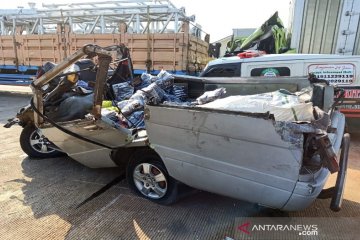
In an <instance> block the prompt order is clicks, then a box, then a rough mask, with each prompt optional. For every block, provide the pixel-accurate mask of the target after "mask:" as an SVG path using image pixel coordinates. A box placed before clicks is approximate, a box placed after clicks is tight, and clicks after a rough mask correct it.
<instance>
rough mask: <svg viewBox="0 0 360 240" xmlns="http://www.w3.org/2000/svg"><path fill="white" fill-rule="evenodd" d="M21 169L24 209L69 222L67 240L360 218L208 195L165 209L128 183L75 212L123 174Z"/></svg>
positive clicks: (69, 164)
mask: <svg viewBox="0 0 360 240" xmlns="http://www.w3.org/2000/svg"><path fill="white" fill-rule="evenodd" d="M22 168H23V173H24V175H25V176H26V177H27V178H29V179H31V180H14V181H19V182H21V183H23V187H22V192H23V193H24V195H25V196H24V200H23V204H24V205H27V206H30V207H31V210H32V212H33V214H34V217H35V218H36V219H41V218H44V217H46V216H51V215H57V216H59V217H60V218H61V219H63V220H64V221H66V222H68V223H69V224H70V225H71V226H70V228H69V229H68V230H67V232H66V233H64V234H65V235H66V239H79V238H81V239H90V238H91V239H92V238H96V239H98V238H106V239H136V238H143V239H147V237H148V238H154V239H159V238H160V239H173V238H176V239H188V238H199V239H209V238H214V239H224V237H225V236H232V235H233V231H234V221H235V218H237V217H252V216H257V217H260V216H262V217H265V216H272V217H274V216H282V217H284V216H290V217H340V216H346V217H360V204H359V203H356V202H352V201H348V200H344V202H343V210H342V211H340V212H338V213H334V212H332V211H331V210H330V209H329V205H330V201H329V200H316V201H315V202H314V203H313V204H312V205H311V206H310V207H309V208H308V209H306V210H304V211H301V212H292V213H285V214H284V213H282V212H279V211H275V210H270V209H267V208H264V207H259V206H257V205H256V204H252V203H247V202H243V201H239V200H234V199H231V198H227V197H222V196H219V195H216V194H211V193H206V192H194V193H192V194H190V196H187V197H185V198H183V199H182V200H181V201H179V202H178V203H176V204H175V205H173V206H160V205H157V204H154V203H152V202H150V201H147V200H145V199H143V198H140V197H137V196H135V195H134V194H132V193H131V192H130V191H129V189H128V188H127V185H126V182H125V181H122V182H120V183H119V184H117V185H115V186H114V187H112V188H110V189H109V190H108V191H106V192H105V193H103V194H101V195H100V196H98V197H97V198H95V199H93V200H92V201H90V202H88V203H86V204H85V205H83V206H81V207H79V208H76V207H77V206H78V204H79V203H81V202H82V201H84V200H85V199H86V198H87V197H89V196H90V195H91V194H92V193H94V192H96V191H97V190H99V189H100V188H101V187H103V186H104V185H105V184H106V183H108V182H110V181H111V180H113V179H114V178H116V177H117V176H118V175H119V171H120V170H119V169H89V168H86V167H84V166H82V165H80V164H78V163H77V162H75V161H73V160H71V159H69V158H56V159H42V160H38V159H29V158H26V159H24V160H23V162H22ZM249 194H251V191H249ZM264 197H266V196H264ZM58 231H59V230H58Z"/></svg>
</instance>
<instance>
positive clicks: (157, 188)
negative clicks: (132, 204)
mask: <svg viewBox="0 0 360 240" xmlns="http://www.w3.org/2000/svg"><path fill="white" fill-rule="evenodd" d="M126 178H127V181H128V184H129V187H130V189H131V190H132V191H133V192H135V193H136V194H137V195H139V196H141V197H144V198H146V199H148V200H150V201H153V202H155V203H158V204H162V205H170V204H173V203H175V202H176V201H177V199H178V182H177V181H176V180H175V179H174V178H172V177H171V176H169V174H168V172H167V170H166V168H165V165H164V163H163V162H162V160H161V158H160V157H159V155H158V154H156V152H154V151H153V150H150V149H146V150H136V151H135V153H134V154H133V156H132V157H131V158H130V161H129V163H128V166H127V171H126Z"/></svg>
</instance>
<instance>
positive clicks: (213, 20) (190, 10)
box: [1, 0, 290, 42]
mask: <svg viewBox="0 0 360 240" xmlns="http://www.w3.org/2000/svg"><path fill="white" fill-rule="evenodd" d="M91 1H96V0H46V1H44V0H11V1H6V4H4V3H3V4H1V8H2V9H9V8H16V7H17V6H23V7H26V8H27V7H28V4H27V3H28V2H35V3H37V6H41V3H42V2H46V3H68V2H69V3H71V2H91ZM99 1H100V0H99ZM171 2H172V3H173V4H174V5H175V6H176V7H178V8H180V7H185V11H186V14H187V15H188V16H191V15H195V16H196V22H197V23H198V24H200V25H201V26H202V30H203V31H204V32H206V33H209V34H210V42H214V41H216V40H220V39H221V38H224V37H226V36H229V35H231V34H232V29H233V28H257V27H259V26H260V25H261V24H262V23H263V22H265V21H266V20H267V19H268V18H269V17H270V16H271V15H272V14H273V13H274V12H275V11H278V12H279V16H280V18H281V19H282V21H283V23H284V25H285V27H286V26H288V19H289V6H290V0H271V1H270V0H218V1H216V0H215V1H205V0H203V1H200V0H171Z"/></svg>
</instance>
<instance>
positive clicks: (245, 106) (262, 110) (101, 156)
mask: <svg viewBox="0 0 360 240" xmlns="http://www.w3.org/2000/svg"><path fill="white" fill-rule="evenodd" d="M125 52H126V50H125V48H115V47H113V48H101V47H99V46H96V45H86V46H84V47H83V48H82V49H80V50H78V51H77V52H76V53H74V54H73V55H72V56H71V57H69V58H68V59H66V60H65V61H64V62H62V63H60V64H58V65H57V66H55V67H54V68H52V69H51V70H49V71H47V72H46V73H44V74H43V75H42V76H41V77H39V78H38V79H37V80H35V81H34V82H33V84H32V86H31V87H32V89H33V92H34V96H33V99H32V100H31V107H30V108H29V109H30V110H28V111H30V112H31V113H33V115H32V117H31V118H29V119H28V120H27V121H28V122H27V124H32V126H33V129H37V131H41V135H42V136H44V138H45V136H46V140H47V142H48V146H49V147H50V148H51V149H54V150H56V151H58V152H64V153H66V154H67V155H69V156H70V157H71V158H73V159H75V160H76V161H78V162H80V163H82V164H84V165H86V166H88V167H92V168H99V167H115V166H119V167H120V168H123V169H125V170H126V175H127V180H128V183H129V186H130V188H131V189H132V190H133V191H134V192H135V193H137V194H138V195H140V196H143V197H145V198H147V199H149V200H152V201H154V202H157V203H160V204H171V203H174V202H175V201H176V199H177V195H178V191H179V184H186V185H188V186H191V187H194V188H197V189H200V190H205V191H209V192H213V193H217V194H221V195H225V196H229V197H233V198H237V199H242V200H245V201H250V202H255V203H258V204H260V205H264V206H267V207H271V208H276V209H282V210H286V211H297V210H302V209H304V208H306V207H307V206H309V205H310V204H311V203H312V202H313V201H314V200H315V199H316V198H318V197H320V198H331V199H332V201H331V206H330V207H331V209H333V210H334V211H338V210H340V208H341V202H342V196H343V190H344V182H345V177H346V169H347V159H348V151H349V143H350V135H349V134H348V133H345V117H344V115H343V114H342V113H340V112H339V111H338V110H337V108H336V103H334V100H333V99H334V94H341V93H338V92H341V90H339V89H334V87H333V86H329V85H327V84H326V82H324V81H321V80H319V79H310V80H309V79H304V78H272V79H268V78H249V79H244V78H199V77H192V76H172V75H171V74H169V73H166V72H164V71H162V72H160V73H159V75H158V76H151V75H147V74H144V75H143V76H142V78H141V79H139V78H138V79H136V81H135V80H134V78H133V77H132V73H131V59H130V57H129V56H126V57H125V58H124V55H125ZM95 55H96V56H97V58H98V65H97V67H96V80H95V81H94V88H93V91H92V92H91V93H90V94H84V95H76V94H75V96H76V97H77V98H86V97H88V98H89V96H91V97H90V98H91V100H92V101H91V103H92V104H91V106H90V107H89V105H88V101H85V100H81V101H74V100H68V99H71V97H74V95H73V94H74V93H73V92H74V87H70V88H66V90H63V91H56V92H55V93H52V92H50V93H46V94H44V92H46V90H44V86H46V85H47V84H49V82H51V81H52V79H54V78H55V77H56V76H58V75H61V76H63V75H69V74H68V73H66V69H67V68H68V67H70V66H71V65H72V64H73V63H75V62H76V61H77V60H79V59H81V58H84V57H85V56H87V57H89V56H90V57H92V56H95ZM114 56H116V57H115V58H116V59H117V60H116V61H119V62H120V63H124V64H119V66H122V67H119V66H118V67H117V68H116V69H115V70H114V73H113V74H112V76H111V77H109V75H108V70H109V65H110V64H111V62H112V61H113V60H114ZM119 59H120V60H119ZM124 59H126V61H124ZM119 69H127V71H118V70H119ZM64 71H65V72H64ZM70 73H73V72H72V71H70ZM69 79H70V80H69ZM71 79H76V78H67V77H65V78H63V80H60V81H59V83H58V85H57V86H56V87H55V88H54V89H53V90H52V91H54V90H56V89H61V86H63V88H62V89H65V87H64V86H65V85H66V84H69V86H74V84H70V83H68V82H69V81H70V82H74V81H76V80H73V81H71ZM129 82H130V84H129ZM114 85H117V87H113V86H114ZM135 86H137V89H138V90H137V91H136V87H135ZM335 90H336V93H335ZM75 92H76V91H75ZM129 93H130V94H129ZM49 95H50V96H55V95H58V96H59V97H56V98H55V99H57V101H55V102H56V103H53V104H50V106H51V107H49V103H48V99H50V98H49ZM119 96H120V97H119ZM59 99H61V100H59ZM77 100H78V99H77ZM104 100H105V101H104ZM66 101H68V102H66ZM62 104H65V107H63V108H65V109H70V108H73V107H78V108H79V109H80V110H78V111H77V112H76V114H74V115H73V116H71V117H70V118H67V119H64V118H61V117H58V116H56V114H59V110H61V108H62ZM79 104H80V105H81V106H79ZM83 105H86V106H85V107H84V106H83ZM84 109H85V110H86V111H85V112H86V114H85V112H84ZM60 112H61V111H60ZM79 112H80V113H81V114H80V115H82V116H81V117H79V115H78V113H79ZM19 117H20V118H18V119H17V120H12V123H15V122H20V124H22V125H23V126H24V123H23V120H21V114H20V116H19ZM9 125H11V124H9ZM330 174H337V181H336V185H335V186H334V187H332V188H329V189H323V188H324V185H325V183H326V180H327V178H328V176H329V175H330Z"/></svg>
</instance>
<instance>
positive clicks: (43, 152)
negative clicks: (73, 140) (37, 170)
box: [20, 124, 64, 158]
mask: <svg viewBox="0 0 360 240" xmlns="http://www.w3.org/2000/svg"><path fill="white" fill-rule="evenodd" d="M48 144H49V141H48V140H47V139H46V138H45V137H44V136H43V135H42V134H41V133H40V132H39V130H38V129H37V128H36V127H35V126H34V125H32V124H28V125H26V126H25V127H24V128H23V130H22V132H21V134H20V146H21V149H22V150H23V151H24V152H25V153H26V154H27V155H28V156H29V157H31V158H53V157H59V156H62V155H64V153H62V152H59V151H57V150H55V149H52V148H51V147H49V145H48Z"/></svg>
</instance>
